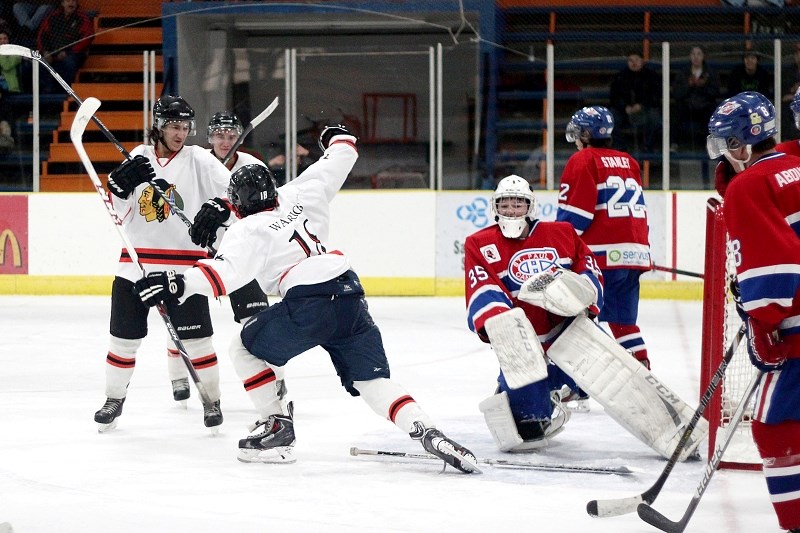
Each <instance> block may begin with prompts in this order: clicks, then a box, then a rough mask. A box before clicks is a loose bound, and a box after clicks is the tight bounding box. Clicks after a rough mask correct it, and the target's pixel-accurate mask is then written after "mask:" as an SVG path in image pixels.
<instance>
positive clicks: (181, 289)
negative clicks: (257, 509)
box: [136, 126, 478, 473]
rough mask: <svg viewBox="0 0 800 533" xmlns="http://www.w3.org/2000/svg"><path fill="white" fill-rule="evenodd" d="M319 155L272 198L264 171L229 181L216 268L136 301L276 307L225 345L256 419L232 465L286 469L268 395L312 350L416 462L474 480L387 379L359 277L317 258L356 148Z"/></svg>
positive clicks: (335, 260) (324, 144) (283, 409)
mask: <svg viewBox="0 0 800 533" xmlns="http://www.w3.org/2000/svg"><path fill="white" fill-rule="evenodd" d="M320 148H321V149H322V150H323V151H324V154H323V156H322V157H321V158H320V159H319V160H318V161H317V162H316V163H314V164H313V165H311V166H310V167H309V168H308V169H306V170H305V171H304V172H303V173H301V174H300V175H299V176H298V177H297V179H294V180H292V181H290V182H289V183H287V184H286V185H283V186H281V187H277V186H276V183H275V178H274V176H273V175H272V173H271V171H270V170H269V169H267V168H266V167H264V166H263V165H245V166H244V167H242V168H240V169H238V170H237V171H236V172H234V173H233V175H232V176H231V180H230V186H229V187H228V191H227V192H228V194H227V197H228V199H229V200H230V202H231V204H232V206H233V207H234V211H235V213H236V215H237V216H238V217H239V218H240V220H239V221H238V222H236V223H235V224H233V225H231V227H230V228H229V229H228V231H227V233H226V235H225V238H224V239H223V240H222V242H221V244H220V248H219V253H218V254H217V256H216V258H214V259H204V260H201V261H199V262H198V263H197V264H195V265H194V267H193V268H189V269H188V270H186V271H185V273H184V274H175V273H174V272H151V273H150V275H149V276H147V277H145V278H142V279H141V280H139V281H138V282H137V283H136V290H137V292H138V293H139V296H140V298H141V300H142V301H143V302H144V303H145V304H146V305H148V306H153V305H156V303H158V301H161V300H163V301H168V302H173V303H177V302H183V301H188V300H187V298H188V299H189V300H191V298H192V297H194V295H197V294H203V295H206V296H218V295H221V294H226V293H228V292H229V291H230V290H234V289H236V288H238V287H241V286H242V285H244V284H245V283H247V282H249V281H250V280H252V279H256V280H258V282H259V285H260V286H261V287H262V288H263V289H264V290H265V291H266V292H271V293H274V292H277V293H279V294H280V295H281V297H282V298H283V299H282V301H281V302H280V303H277V304H275V305H272V306H270V307H269V308H267V309H265V310H263V311H261V312H259V313H257V314H256V315H254V316H253V317H251V318H250V319H249V320H248V321H247V322H246V323H245V324H244V326H243V327H242V331H241V334H240V335H237V336H235V337H234V339H233V341H232V342H231V347H230V351H229V355H230V357H231V360H232V361H233V365H234V368H235V369H236V372H237V374H238V375H239V377H240V378H241V379H242V382H243V384H244V387H245V390H246V391H247V394H248V396H249V397H250V399H251V400H252V402H253V404H254V406H255V407H256V409H257V411H258V415H259V419H258V421H257V422H256V424H255V426H254V428H253V431H252V433H251V434H250V435H249V436H248V437H246V438H244V439H241V440H240V441H239V455H238V458H239V460H240V461H242V462H265V463H270V462H293V461H294V460H295V459H294V457H293V449H294V444H295V432H294V419H293V415H292V409H291V407H290V404H289V403H287V402H285V401H284V400H283V398H282V395H281V391H280V388H279V386H278V385H279V382H280V380H282V379H283V375H284V372H285V366H286V364H287V363H288V362H289V361H290V360H291V359H293V358H294V357H296V356H298V355H300V354H301V353H303V352H306V351H307V350H309V349H311V348H313V347H315V346H321V347H322V348H323V349H324V350H325V351H327V352H328V354H329V355H330V357H331V361H332V362H333V365H334V367H335V368H336V371H337V373H338V375H339V377H340V379H341V383H342V386H343V387H344V388H345V389H346V390H347V392H349V393H350V394H351V395H353V396H361V397H362V398H363V399H364V401H365V402H366V403H367V404H368V405H369V406H370V407H371V408H372V409H373V410H374V411H375V412H376V413H377V414H379V415H380V416H383V417H385V418H386V419H388V420H390V421H391V422H393V423H394V424H395V425H397V427H399V428H400V429H402V430H403V431H405V432H406V433H408V434H409V435H410V436H411V438H412V439H415V440H418V441H420V442H421V444H422V446H423V447H424V449H425V450H426V451H427V452H429V453H431V454H433V455H435V456H437V457H439V458H440V459H442V460H444V461H445V462H446V463H447V464H449V465H451V466H453V467H455V468H457V469H459V470H461V471H462V472H465V473H469V472H475V471H478V467H477V463H476V460H475V456H474V455H473V454H472V453H471V452H470V451H469V450H467V449H466V448H464V447H463V446H461V445H459V444H458V443H456V442H455V441H453V440H451V439H449V438H447V437H445V435H444V434H443V433H442V432H441V431H440V430H438V429H437V428H436V427H435V425H434V423H433V420H431V418H430V417H429V416H428V414H427V413H425V411H423V410H422V408H421V407H420V406H419V405H418V404H417V402H416V401H414V399H413V398H412V397H411V396H410V395H409V394H408V393H407V392H406V391H405V389H403V387H402V386H400V385H399V384H398V383H397V382H396V381H394V380H392V379H390V372H389V363H388V361H387V358H386V353H385V351H384V346H383V341H382V339H381V334H380V331H379V330H378V327H377V326H376V325H375V323H374V322H373V320H372V317H371V316H370V314H369V310H368V307H367V301H366V299H365V297H364V289H363V288H362V286H361V283H360V281H359V279H358V276H357V275H356V273H355V272H353V270H352V269H351V268H350V261H349V259H348V258H347V257H346V256H345V255H344V254H343V253H342V252H340V251H339V250H332V249H329V248H328V247H329V246H330V245H329V243H328V233H329V231H330V202H331V201H332V200H333V198H334V196H335V195H336V193H337V192H338V191H339V189H340V188H341V187H342V185H343V184H344V181H345V179H346V178H347V176H348V174H349V173H350V170H351V169H352V168H353V165H354V164H355V162H356V159H357V158H358V152H357V150H356V138H355V137H354V136H352V135H351V134H350V132H349V131H348V130H347V129H346V128H344V127H343V126H330V127H327V128H325V129H324V130H323V131H322V133H321V135H320ZM183 305H186V304H185V303H184V304H183Z"/></svg>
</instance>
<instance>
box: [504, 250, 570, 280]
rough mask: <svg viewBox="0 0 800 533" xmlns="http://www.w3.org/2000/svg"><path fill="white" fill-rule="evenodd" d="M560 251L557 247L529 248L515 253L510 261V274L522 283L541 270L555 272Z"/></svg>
mask: <svg viewBox="0 0 800 533" xmlns="http://www.w3.org/2000/svg"><path fill="white" fill-rule="evenodd" d="M556 268H558V252H556V249H555V248H528V249H526V250H520V251H519V252H517V253H515V254H514V255H513V256H512V257H511V260H510V261H509V262H508V275H509V277H510V278H511V279H513V280H514V281H516V282H517V283H519V284H520V285H522V284H523V283H525V281H526V280H527V279H528V278H529V277H531V276H532V275H534V274H538V273H539V272H555V270H556Z"/></svg>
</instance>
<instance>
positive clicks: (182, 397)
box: [172, 378, 192, 408]
mask: <svg viewBox="0 0 800 533" xmlns="http://www.w3.org/2000/svg"><path fill="white" fill-rule="evenodd" d="M191 394H192V393H191V391H190V390H189V378H181V379H173V380H172V397H173V398H174V399H175V401H176V402H181V405H182V406H183V407H184V408H185V407H186V400H188V399H189V396H191Z"/></svg>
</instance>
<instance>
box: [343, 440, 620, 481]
mask: <svg viewBox="0 0 800 533" xmlns="http://www.w3.org/2000/svg"><path fill="white" fill-rule="evenodd" d="M350 455H352V456H354V457H356V456H359V455H373V456H376V455H377V456H383V457H400V458H403V459H425V460H429V459H430V460H436V461H441V459H439V458H438V457H436V456H434V455H430V454H427V453H407V452H392V451H386V450H364V449H361V448H356V447H355V446H353V447H352V448H350ZM477 462H478V464H484V465H491V466H501V467H509V468H521V469H528V470H546V471H549V472H571V473H577V474H616V475H618V476H628V475H631V474H633V470H631V469H629V468H628V467H625V466H613V467H608V466H580V465H568V464H558V463H531V462H528V461H515V460H512V459H489V458H486V459H477Z"/></svg>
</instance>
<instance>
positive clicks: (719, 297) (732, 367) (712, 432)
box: [700, 198, 761, 470]
mask: <svg viewBox="0 0 800 533" xmlns="http://www.w3.org/2000/svg"><path fill="white" fill-rule="evenodd" d="M706 207H707V210H706V256H705V271H704V279H703V282H704V283H703V326H702V327H703V342H702V358H703V360H702V367H701V373H700V394H701V395H702V394H703V392H704V391H705V390H706V388H707V387H708V384H709V382H710V381H711V377H712V376H713V375H714V373H715V372H716V371H717V368H719V365H720V363H721V362H722V359H723V356H724V354H725V352H726V350H727V349H728V347H729V346H730V345H731V343H733V342H734V339H735V338H736V334H737V332H738V330H739V329H740V327H741V324H742V321H741V318H740V317H739V315H738V313H737V312H736V305H735V303H734V301H733V295H732V294H731V290H730V286H731V281H733V280H734V279H735V276H736V269H735V265H734V263H733V257H732V255H733V254H732V253H730V247H729V246H728V232H727V229H726V227H725V220H724V219H723V215H722V208H723V204H722V203H721V202H720V201H719V200H717V199H716V198H710V199H709V200H708V202H707V203H706ZM754 371H755V368H754V367H753V365H751V364H750V360H749V358H748V355H747V343H746V341H745V340H742V341H741V342H739V343H738V346H737V347H736V351H735V352H734V355H733V358H732V359H731V361H730V363H729V364H728V368H727V370H726V372H725V376H724V377H723V379H722V382H721V384H720V386H719V387H718V388H717V390H716V392H715V393H714V396H713V397H712V399H711V402H710V403H709V405H708V408H707V409H706V417H707V418H708V422H709V432H708V456H709V457H711V455H712V453H713V451H714V447H715V446H716V443H717V439H720V440H721V439H723V438H724V436H725V431H727V430H728V427H729V423H730V419H731V416H732V415H733V413H734V412H735V411H736V408H737V407H738V406H739V401H740V400H741V398H742V395H743V393H744V390H745V389H746V388H747V385H748V383H749V382H750V378H751V377H752V375H753V372H754ZM752 413H753V406H752V405H751V406H749V407H748V408H746V410H745V414H744V416H743V417H742V421H741V423H740V424H739V425H738V426H737V427H736V428H735V430H734V431H735V433H734V435H733V438H732V440H731V443H730V445H729V446H728V448H727V449H726V450H725V454H724V455H723V457H722V462H721V463H720V468H733V469H739V470H759V469H761V458H760V457H759V455H758V451H757V450H756V446H755V444H754V443H753V436H752V432H751V422H752Z"/></svg>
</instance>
